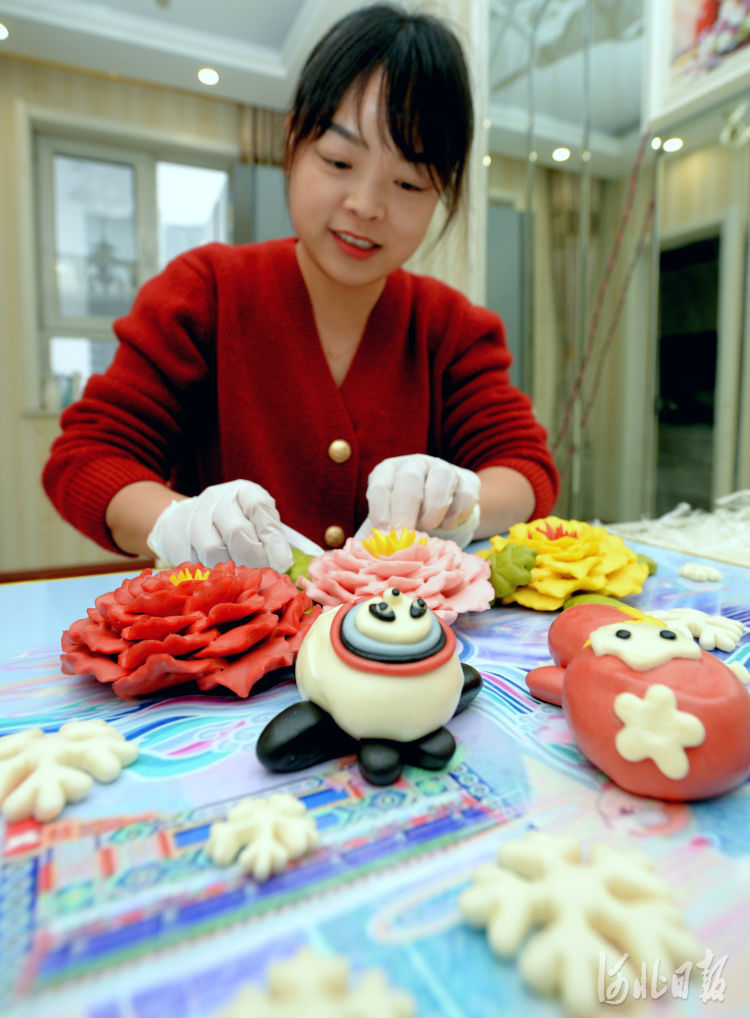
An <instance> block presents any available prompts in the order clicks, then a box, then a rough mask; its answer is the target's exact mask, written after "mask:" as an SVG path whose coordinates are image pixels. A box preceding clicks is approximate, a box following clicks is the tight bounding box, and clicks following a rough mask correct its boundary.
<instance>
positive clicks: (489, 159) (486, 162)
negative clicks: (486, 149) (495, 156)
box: [482, 155, 492, 166]
mask: <svg viewBox="0 0 750 1018" xmlns="http://www.w3.org/2000/svg"><path fill="white" fill-rule="evenodd" d="M491 162H492V156H491V155H486V156H483V157H482V166H489V165H490V163H491Z"/></svg>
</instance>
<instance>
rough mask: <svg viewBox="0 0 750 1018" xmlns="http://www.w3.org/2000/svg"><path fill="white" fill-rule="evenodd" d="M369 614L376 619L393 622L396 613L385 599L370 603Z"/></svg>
mask: <svg viewBox="0 0 750 1018" xmlns="http://www.w3.org/2000/svg"><path fill="white" fill-rule="evenodd" d="M370 614H371V615H374V616H375V618H376V619H379V620H380V621H381V622H395V621H396V613H395V611H394V610H393V608H391V606H390V605H389V604H386V602H385V601H378V603H377V604H371V605H370Z"/></svg>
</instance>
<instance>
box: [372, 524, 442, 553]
mask: <svg viewBox="0 0 750 1018" xmlns="http://www.w3.org/2000/svg"><path fill="white" fill-rule="evenodd" d="M413 544H427V538H426V537H417V535H416V532H415V531H414V530H408V529H407V528H406V527H404V528H403V529H402V531H401V533H400V534H397V533H396V531H395V530H390V531H389V532H388V533H387V534H384V533H383V531H382V530H377V529H376V528H375V527H373V530H372V534H371V535H370V537H367V538H364V539H363V541H362V546H363V547H364V548H366V549H367V551H369V553H370V554H371V555H372V556H373V558H385V556H387V555H392V554H393V553H394V552H395V551H401V549H402V548H411V546H412V545H413Z"/></svg>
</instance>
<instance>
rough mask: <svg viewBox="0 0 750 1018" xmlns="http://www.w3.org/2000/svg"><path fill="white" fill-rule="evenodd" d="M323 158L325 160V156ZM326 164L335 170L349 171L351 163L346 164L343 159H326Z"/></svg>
mask: <svg viewBox="0 0 750 1018" xmlns="http://www.w3.org/2000/svg"><path fill="white" fill-rule="evenodd" d="M323 158H324V159H325V156H324V157H323ZM325 162H327V163H328V165H329V166H332V167H333V168H334V170H348V169H349V163H347V162H345V160H343V159H325Z"/></svg>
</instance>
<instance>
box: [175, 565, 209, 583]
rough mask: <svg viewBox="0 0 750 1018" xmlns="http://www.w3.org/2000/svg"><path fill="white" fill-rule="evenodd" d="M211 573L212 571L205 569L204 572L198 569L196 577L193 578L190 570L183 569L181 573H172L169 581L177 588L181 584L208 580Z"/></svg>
mask: <svg viewBox="0 0 750 1018" xmlns="http://www.w3.org/2000/svg"><path fill="white" fill-rule="evenodd" d="M210 573H211V570H210V569H205V570H204V571H203V572H201V570H200V569H196V570H195V576H193V575H192V574H191V572H190V570H189V569H182V570H181V571H180V572H179V573H172V575H171V576H170V577H169V579H170V580H171V581H172V583H173V584H174V585H175V587H176V586H177V585H178V584H179V583H186V582H187V581H188V580H207V579H208V577H209V575H210Z"/></svg>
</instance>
